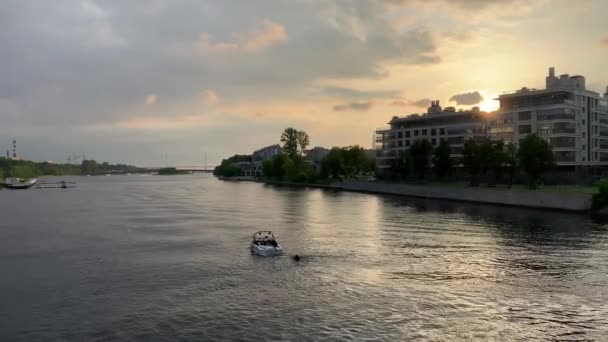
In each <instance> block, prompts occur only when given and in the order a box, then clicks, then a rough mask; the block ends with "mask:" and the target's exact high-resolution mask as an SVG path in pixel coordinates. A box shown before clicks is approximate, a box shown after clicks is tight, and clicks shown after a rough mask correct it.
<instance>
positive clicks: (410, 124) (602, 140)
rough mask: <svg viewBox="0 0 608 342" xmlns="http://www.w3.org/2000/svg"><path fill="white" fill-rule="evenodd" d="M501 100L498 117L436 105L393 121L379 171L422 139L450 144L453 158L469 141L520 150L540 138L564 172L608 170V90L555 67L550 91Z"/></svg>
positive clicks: (382, 139) (380, 146)
mask: <svg viewBox="0 0 608 342" xmlns="http://www.w3.org/2000/svg"><path fill="white" fill-rule="evenodd" d="M498 100H499V102H500V109H499V110H498V111H497V112H496V113H484V112H480V111H479V109H478V108H473V109H472V110H470V111H456V110H454V108H451V107H448V108H445V109H442V108H441V106H439V101H433V102H432V104H431V107H429V109H428V111H427V113H426V114H423V115H418V114H414V115H410V116H407V117H393V118H392V120H391V121H390V122H389V125H390V127H388V128H384V129H378V130H377V131H376V141H375V142H376V157H377V165H378V167H379V168H380V169H382V168H388V167H390V166H391V165H392V164H393V162H394V160H395V159H396V158H397V157H398V156H399V153H402V152H404V151H405V150H407V149H408V148H409V146H410V145H411V144H412V143H413V141H415V140H416V139H428V140H429V141H431V143H432V144H433V145H434V146H437V145H438V144H439V141H440V139H447V141H448V142H449V143H450V146H451V148H452V156H454V157H458V156H461V153H462V147H463V144H464V140H466V139H469V138H473V139H480V140H482V139H484V138H486V137H489V138H490V139H492V140H503V141H505V142H512V143H514V144H515V145H519V143H520V141H521V140H522V139H524V138H525V137H526V136H527V135H529V134H533V133H536V134H538V135H539V136H541V137H543V138H545V139H547V141H548V142H549V144H550V145H551V148H552V150H553V154H554V156H555V161H556V163H557V165H558V167H559V169H561V170H563V171H574V170H577V169H581V168H583V169H585V168H591V169H593V170H601V169H602V168H606V169H607V170H606V171H608V87H606V93H604V95H603V96H602V95H601V94H599V93H597V92H594V91H591V90H588V89H587V88H586V84H585V77H583V76H580V75H574V76H570V75H567V74H564V75H560V76H556V74H555V68H549V74H548V76H547V77H546V79H545V89H530V88H526V87H524V88H521V89H520V90H517V91H514V92H509V93H505V94H502V95H500V96H499V97H498ZM602 172H603V171H602Z"/></svg>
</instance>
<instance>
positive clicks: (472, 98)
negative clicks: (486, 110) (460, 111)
mask: <svg viewBox="0 0 608 342" xmlns="http://www.w3.org/2000/svg"><path fill="white" fill-rule="evenodd" d="M482 101H483V96H482V95H481V94H480V93H479V92H478V91H473V92H468V93H462V94H456V95H454V96H452V97H450V102H456V104H459V105H469V106H470V105H475V104H478V103H480V102H482Z"/></svg>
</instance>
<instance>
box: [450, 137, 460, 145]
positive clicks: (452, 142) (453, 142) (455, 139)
mask: <svg viewBox="0 0 608 342" xmlns="http://www.w3.org/2000/svg"><path fill="white" fill-rule="evenodd" d="M447 140H448V143H449V144H450V145H458V144H464V137H450V138H448V139H447Z"/></svg>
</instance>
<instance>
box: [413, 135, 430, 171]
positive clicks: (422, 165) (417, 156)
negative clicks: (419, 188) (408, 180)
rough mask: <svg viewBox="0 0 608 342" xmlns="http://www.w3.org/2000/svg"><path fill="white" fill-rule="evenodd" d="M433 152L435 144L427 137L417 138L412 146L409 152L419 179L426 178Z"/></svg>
mask: <svg viewBox="0 0 608 342" xmlns="http://www.w3.org/2000/svg"><path fill="white" fill-rule="evenodd" d="M431 153H433V145H431V143H430V142H429V141H428V140H426V139H422V140H416V141H415V142H414V143H413V144H412V146H411V147H410V149H409V154H410V157H411V161H412V166H413V168H414V172H415V173H416V176H418V179H423V178H424V173H425V172H426V169H427V168H428V165H429V157H430V156H431Z"/></svg>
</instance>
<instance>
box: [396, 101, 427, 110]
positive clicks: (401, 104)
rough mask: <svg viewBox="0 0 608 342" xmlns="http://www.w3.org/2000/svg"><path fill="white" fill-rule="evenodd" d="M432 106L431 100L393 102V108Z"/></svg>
mask: <svg viewBox="0 0 608 342" xmlns="http://www.w3.org/2000/svg"><path fill="white" fill-rule="evenodd" d="M430 105H431V100H430V99H420V100H395V101H393V102H391V106H395V107H408V106H412V107H421V108H427V107H428V106H430Z"/></svg>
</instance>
